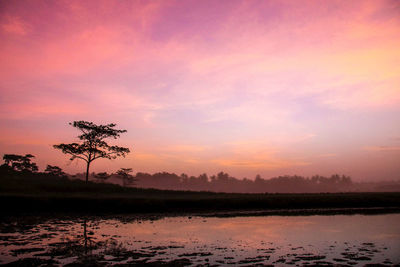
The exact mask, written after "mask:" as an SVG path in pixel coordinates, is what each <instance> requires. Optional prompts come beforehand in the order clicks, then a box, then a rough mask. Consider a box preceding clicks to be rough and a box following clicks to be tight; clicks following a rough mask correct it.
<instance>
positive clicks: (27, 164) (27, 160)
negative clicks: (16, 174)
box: [3, 154, 38, 172]
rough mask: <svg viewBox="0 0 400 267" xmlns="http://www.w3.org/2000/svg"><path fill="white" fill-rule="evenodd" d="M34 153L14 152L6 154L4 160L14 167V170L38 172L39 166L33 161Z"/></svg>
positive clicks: (7, 164) (5, 163)
mask: <svg viewBox="0 0 400 267" xmlns="http://www.w3.org/2000/svg"><path fill="white" fill-rule="evenodd" d="M34 157H35V156H34V155H31V154H26V155H25V156H21V155H14V154H4V156H3V160H4V165H6V166H8V167H9V168H11V169H13V170H14V171H20V172H24V171H25V172H37V171H38V167H37V165H36V163H34V162H31V159H32V158H34Z"/></svg>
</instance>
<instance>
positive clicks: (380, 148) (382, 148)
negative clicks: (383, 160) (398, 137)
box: [363, 146, 400, 152]
mask: <svg viewBox="0 0 400 267" xmlns="http://www.w3.org/2000/svg"><path fill="white" fill-rule="evenodd" d="M363 150H366V151H373V152H386V151H388V152H392V151H400V146H366V147H363Z"/></svg>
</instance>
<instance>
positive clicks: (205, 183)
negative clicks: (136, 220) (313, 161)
mask: <svg viewBox="0 0 400 267" xmlns="http://www.w3.org/2000/svg"><path fill="white" fill-rule="evenodd" d="M91 176H92V177H93V179H94V177H96V174H95V173H92V175H91ZM74 177H75V178H83V177H84V174H77V175H74ZM133 180H134V183H133V185H132V186H135V187H139V188H156V189H165V190H192V191H212V192H232V193H320V192H329V193H334V192H373V191H377V192H400V181H393V182H375V183H367V182H362V183H356V182H353V181H352V179H351V178H350V177H349V176H346V175H338V174H335V175H332V176H330V177H324V176H320V175H314V176H312V177H303V176H298V175H293V176H289V175H285V176H279V177H274V178H271V179H264V178H262V177H261V176H260V175H257V176H256V177H255V179H254V180H251V179H247V178H243V179H237V178H235V177H232V176H230V175H229V174H228V173H224V172H220V173H218V174H217V175H212V176H208V175H207V174H205V173H204V174H201V175H199V176H188V175H186V174H181V175H177V174H175V173H168V172H159V173H154V174H149V173H143V172H138V173H137V174H136V175H133ZM108 182H111V183H117V184H122V182H121V180H120V179H119V178H118V176H116V175H111V177H110V178H109V179H108Z"/></svg>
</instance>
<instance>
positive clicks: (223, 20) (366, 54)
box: [0, 0, 400, 180]
mask: <svg viewBox="0 0 400 267" xmlns="http://www.w3.org/2000/svg"><path fill="white" fill-rule="evenodd" d="M399 10H400V8H399V3H398V1H391V0H386V1H351V2H341V3H336V2H332V3H326V4H324V5H320V3H319V2H318V1H308V2H307V3H304V2H288V1H273V2H269V1H268V2H266V1H218V2H215V1H201V2H199V1H185V3H179V4H178V3H176V2H174V1H169V0H168V1H149V2H144V3H142V2H134V1H132V2H108V1H104V2H103V1H100V2H98V1H85V2H79V1H68V2H57V3H49V2H41V1H39V3H37V2H35V4H33V2H31V1H18V2H8V3H5V4H3V5H2V8H1V11H0V38H1V40H2V41H1V42H0V58H1V59H2V60H1V61H0V62H1V63H0V127H1V129H2V134H1V136H0V150H1V151H2V152H4V153H32V154H35V155H37V156H38V159H37V161H38V163H39V165H40V166H41V167H44V166H45V164H52V165H55V164H58V165H61V166H62V167H64V168H66V169H67V170H68V171H78V170H81V169H82V168H81V167H82V166H81V165H80V164H79V165H75V164H71V165H67V164H66V163H67V159H66V158H65V157H64V156H63V155H62V154H61V153H59V152H56V151H53V149H52V148H51V145H52V144H54V143H57V142H63V141H65V142H67V141H72V137H73V136H74V135H76V134H77V133H76V132H75V131H73V129H69V126H68V125H67V123H68V122H70V121H73V120H80V119H84V120H91V121H94V122H96V123H107V122H116V123H117V124H118V125H119V126H120V127H122V128H124V129H127V130H128V133H127V134H124V135H123V136H122V138H121V140H120V142H121V144H126V145H128V146H130V147H131V148H133V151H134V152H133V153H132V154H131V155H130V156H129V157H128V158H126V159H124V160H119V161H114V162H108V161H105V160H103V161H98V162H96V163H94V165H93V170H96V171H104V170H109V171H114V170H115V169H117V168H119V167H121V166H129V167H133V168H134V169H135V170H138V171H146V172H155V171H170V172H177V173H181V172H187V173H189V174H191V175H198V174H200V173H202V172H207V173H209V174H211V173H216V172H218V171H221V170H224V171H227V172H229V173H231V174H232V175H234V176H237V177H243V176H247V177H249V178H253V177H254V176H255V175H256V174H257V173H260V174H261V175H262V176H263V177H266V178H268V177H270V176H273V175H282V174H295V173H297V174H301V175H312V174H317V173H318V174H323V175H330V174H332V173H336V172H339V173H345V174H349V175H352V176H353V177H354V178H355V179H357V180H363V179H368V180H379V179H397V178H399V177H398V173H399V171H400V169H399V166H400V162H399V160H398V159H399V158H400V155H399V151H400V139H399V138H400V128H399V127H400V126H399V125H400V121H399V116H398V114H399V111H400V110H399V107H400V106H399V104H400V102H399V101H400V91H399V85H400V72H399V70H398V61H399V59H400V52H399V49H398V47H399V46H400V31H399V30H398V29H399V28H400V25H399V24H400V20H399V18H400V16H399V15H400V14H399V13H400V11H399ZM27 133H29V134H27ZM382 146H384V147H385V149H382ZM182 147H185V149H182ZM327 155H329V156H327Z"/></svg>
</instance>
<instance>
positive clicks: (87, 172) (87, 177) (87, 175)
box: [86, 162, 90, 183]
mask: <svg viewBox="0 0 400 267" xmlns="http://www.w3.org/2000/svg"><path fill="white" fill-rule="evenodd" d="M89 165H90V162H88V163H87V165H86V183H88V182H89Z"/></svg>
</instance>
